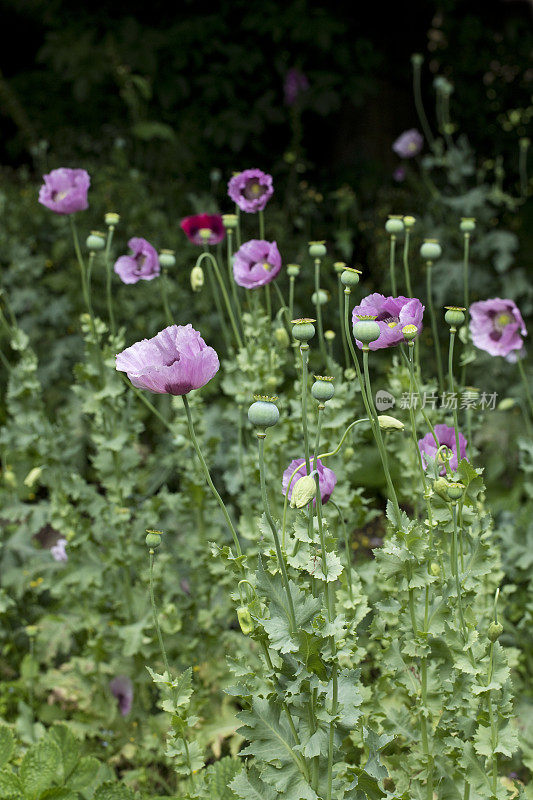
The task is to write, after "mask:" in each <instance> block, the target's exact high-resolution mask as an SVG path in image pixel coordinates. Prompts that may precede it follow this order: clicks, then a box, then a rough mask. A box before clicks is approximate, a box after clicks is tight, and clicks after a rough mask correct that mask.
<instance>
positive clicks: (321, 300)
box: [311, 289, 330, 306]
mask: <svg viewBox="0 0 533 800" xmlns="http://www.w3.org/2000/svg"><path fill="white" fill-rule="evenodd" d="M329 298H330V294H329V292H327V291H326V290H325V289H319V290H318V293H317V292H313V294H312V295H311V302H312V304H313V305H314V306H316V305H319V306H323V305H324V304H325V303H327V302H328V300H329Z"/></svg>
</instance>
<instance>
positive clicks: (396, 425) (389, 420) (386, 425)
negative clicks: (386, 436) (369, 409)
mask: <svg viewBox="0 0 533 800" xmlns="http://www.w3.org/2000/svg"><path fill="white" fill-rule="evenodd" d="M378 422H379V427H380V428H381V430H382V431H389V430H397V431H403V429H404V428H405V425H404V424H403V422H400V420H399V419H396V417H389V415H388V414H380V415H379V416H378Z"/></svg>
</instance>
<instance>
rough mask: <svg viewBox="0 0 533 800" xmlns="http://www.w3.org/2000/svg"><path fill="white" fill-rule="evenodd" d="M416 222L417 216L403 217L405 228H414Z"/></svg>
mask: <svg viewBox="0 0 533 800" xmlns="http://www.w3.org/2000/svg"><path fill="white" fill-rule="evenodd" d="M415 222H416V218H415V217H412V216H411V215H408V216H407V217H404V218H403V224H404V227H405V228H412V227H413V225H414V224H415Z"/></svg>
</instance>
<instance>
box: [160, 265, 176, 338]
mask: <svg viewBox="0 0 533 800" xmlns="http://www.w3.org/2000/svg"><path fill="white" fill-rule="evenodd" d="M159 287H160V289H161V300H162V302H163V309H164V311H165V318H166V320H167V325H174V320H173V319H172V312H171V311H170V306H169V304H168V291H169V286H168V271H167V270H166V269H163V271H162V272H161V280H160V281H159Z"/></svg>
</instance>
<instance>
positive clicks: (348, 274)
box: [341, 267, 361, 288]
mask: <svg viewBox="0 0 533 800" xmlns="http://www.w3.org/2000/svg"><path fill="white" fill-rule="evenodd" d="M359 275H361V270H360V269H354V268H353V267H346V269H345V270H344V271H343V272H342V273H341V283H342V284H343V286H346V287H348V288H351V287H352V286H357V284H358V283H359Z"/></svg>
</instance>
